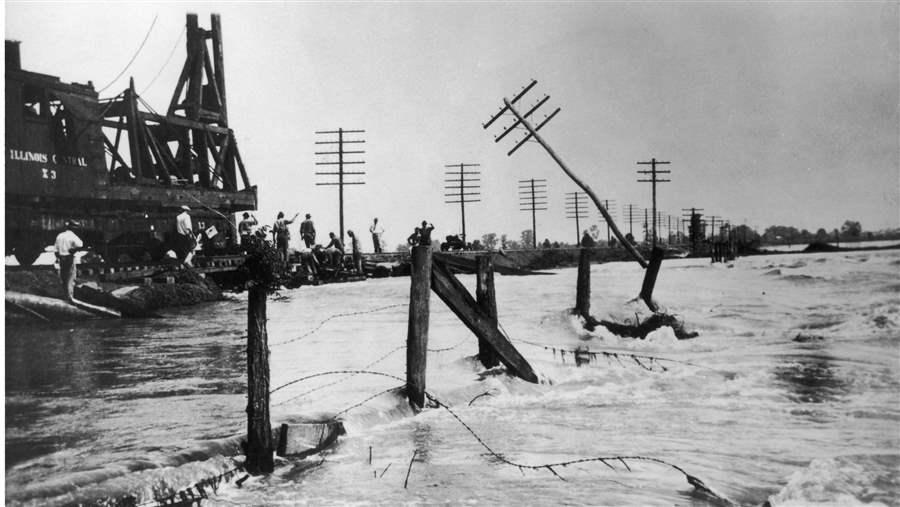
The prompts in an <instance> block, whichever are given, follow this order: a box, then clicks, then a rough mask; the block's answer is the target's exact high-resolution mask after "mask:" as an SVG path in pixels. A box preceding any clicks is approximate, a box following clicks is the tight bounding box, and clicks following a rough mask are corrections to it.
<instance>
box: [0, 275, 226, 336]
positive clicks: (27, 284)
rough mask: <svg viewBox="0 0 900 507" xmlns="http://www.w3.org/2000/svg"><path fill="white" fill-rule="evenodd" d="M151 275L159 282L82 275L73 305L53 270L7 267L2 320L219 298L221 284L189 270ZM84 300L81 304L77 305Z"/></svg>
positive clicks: (133, 311) (133, 312)
mask: <svg viewBox="0 0 900 507" xmlns="http://www.w3.org/2000/svg"><path fill="white" fill-rule="evenodd" d="M153 279H154V280H155V279H160V280H161V283H155V282H154V283H151V284H138V283H130V284H129V283H113V282H102V281H99V280H97V279H95V278H93V277H81V276H80V275H79V278H78V283H77V285H76V287H75V292H74V295H75V299H76V300H77V302H76V304H74V305H73V304H70V303H69V302H68V301H66V299H65V295H64V294H63V290H62V287H61V286H60V282H59V277H58V275H57V273H56V271H54V270H28V271H7V272H6V273H5V280H6V286H5V289H6V294H5V295H6V298H5V300H6V301H5V304H6V310H7V312H6V321H7V322H16V321H22V322H33V321H41V320H43V321H67V320H70V321H71V320H81V319H85V318H102V317H109V316H110V315H111V314H110V313H109V312H108V311H97V310H96V309H95V310H94V311H91V307H95V308H97V307H100V308H103V309H110V310H113V311H115V312H117V313H119V314H121V316H122V317H153V316H155V315H156V314H155V311H156V310H158V309H160V308H164V307H167V306H187V305H193V304H197V303H202V302H207V301H219V300H221V299H222V297H223V296H222V289H221V288H220V287H219V286H218V285H217V284H216V283H215V282H214V281H212V280H211V279H209V278H205V277H202V276H200V274H199V273H197V272H196V271H193V270H191V269H180V268H178V267H175V266H173V267H171V268H166V269H163V270H161V271H160V272H159V273H157V274H156V276H154V277H153ZM79 302H81V303H86V304H79Z"/></svg>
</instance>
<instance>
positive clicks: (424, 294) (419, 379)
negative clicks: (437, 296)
mask: <svg viewBox="0 0 900 507" xmlns="http://www.w3.org/2000/svg"><path fill="white" fill-rule="evenodd" d="M411 253H412V255H411V258H410V280H411V282H410V288H409V328H408V330H407V334H406V396H407V398H408V399H409V403H410V405H412V406H413V407H414V408H419V409H421V408H422V407H424V406H425V362H426V359H427V357H428V318H429V297H430V296H431V246H422V245H420V246H415V247H413V249H412V252H411Z"/></svg>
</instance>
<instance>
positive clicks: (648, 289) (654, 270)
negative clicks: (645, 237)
mask: <svg viewBox="0 0 900 507" xmlns="http://www.w3.org/2000/svg"><path fill="white" fill-rule="evenodd" d="M665 254H666V251H665V250H663V249H662V248H660V247H656V248H654V249H653V252H652V253H651V254H650V265H649V266H647V270H646V271H645V272H644V284H643V285H642V286H641V296H640V297H641V299H643V300H644V303H647V307H648V308H650V310H651V311H653V312H656V311H657V310H658V309H659V308H658V307H657V306H656V303H654V302H653V287H654V286H655V285H656V276H657V275H658V274H659V267H660V266H661V265H662V260H663V257H664V256H665Z"/></svg>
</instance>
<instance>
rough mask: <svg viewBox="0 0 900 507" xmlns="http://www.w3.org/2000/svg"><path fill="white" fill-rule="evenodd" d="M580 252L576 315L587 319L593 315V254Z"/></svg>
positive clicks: (584, 249) (585, 250) (582, 250)
mask: <svg viewBox="0 0 900 507" xmlns="http://www.w3.org/2000/svg"><path fill="white" fill-rule="evenodd" d="M580 252H581V253H580V256H579V258H578V281H577V285H576V287H575V310H574V313H576V314H578V315H581V316H582V317H583V318H585V319H586V318H588V317H590V315H591V252H590V250H588V249H587V248H581V249H580ZM651 290H652V289H651Z"/></svg>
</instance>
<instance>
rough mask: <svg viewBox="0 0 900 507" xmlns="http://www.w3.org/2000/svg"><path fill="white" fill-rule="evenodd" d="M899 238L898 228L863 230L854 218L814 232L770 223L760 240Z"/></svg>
mask: <svg viewBox="0 0 900 507" xmlns="http://www.w3.org/2000/svg"><path fill="white" fill-rule="evenodd" d="M883 240H900V229H886V230H882V231H864V230H863V228H862V225H861V224H860V223H859V222H858V221H856V220H846V221H844V224H843V225H841V227H840V228H839V229H838V228H835V229H832V230H831V231H828V230H826V229H825V228H820V229H819V230H817V231H816V232H814V233H813V232H810V231H808V230H806V229H800V230H798V229H797V228H796V227H791V226H785V225H772V226H769V227H768V228H766V230H765V231H764V232H763V234H762V236H761V238H760V241H761V243H763V244H767V245H790V244H798V243H813V242H821V243H835V242H839V241H840V242H847V243H851V242H855V241H883Z"/></svg>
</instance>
